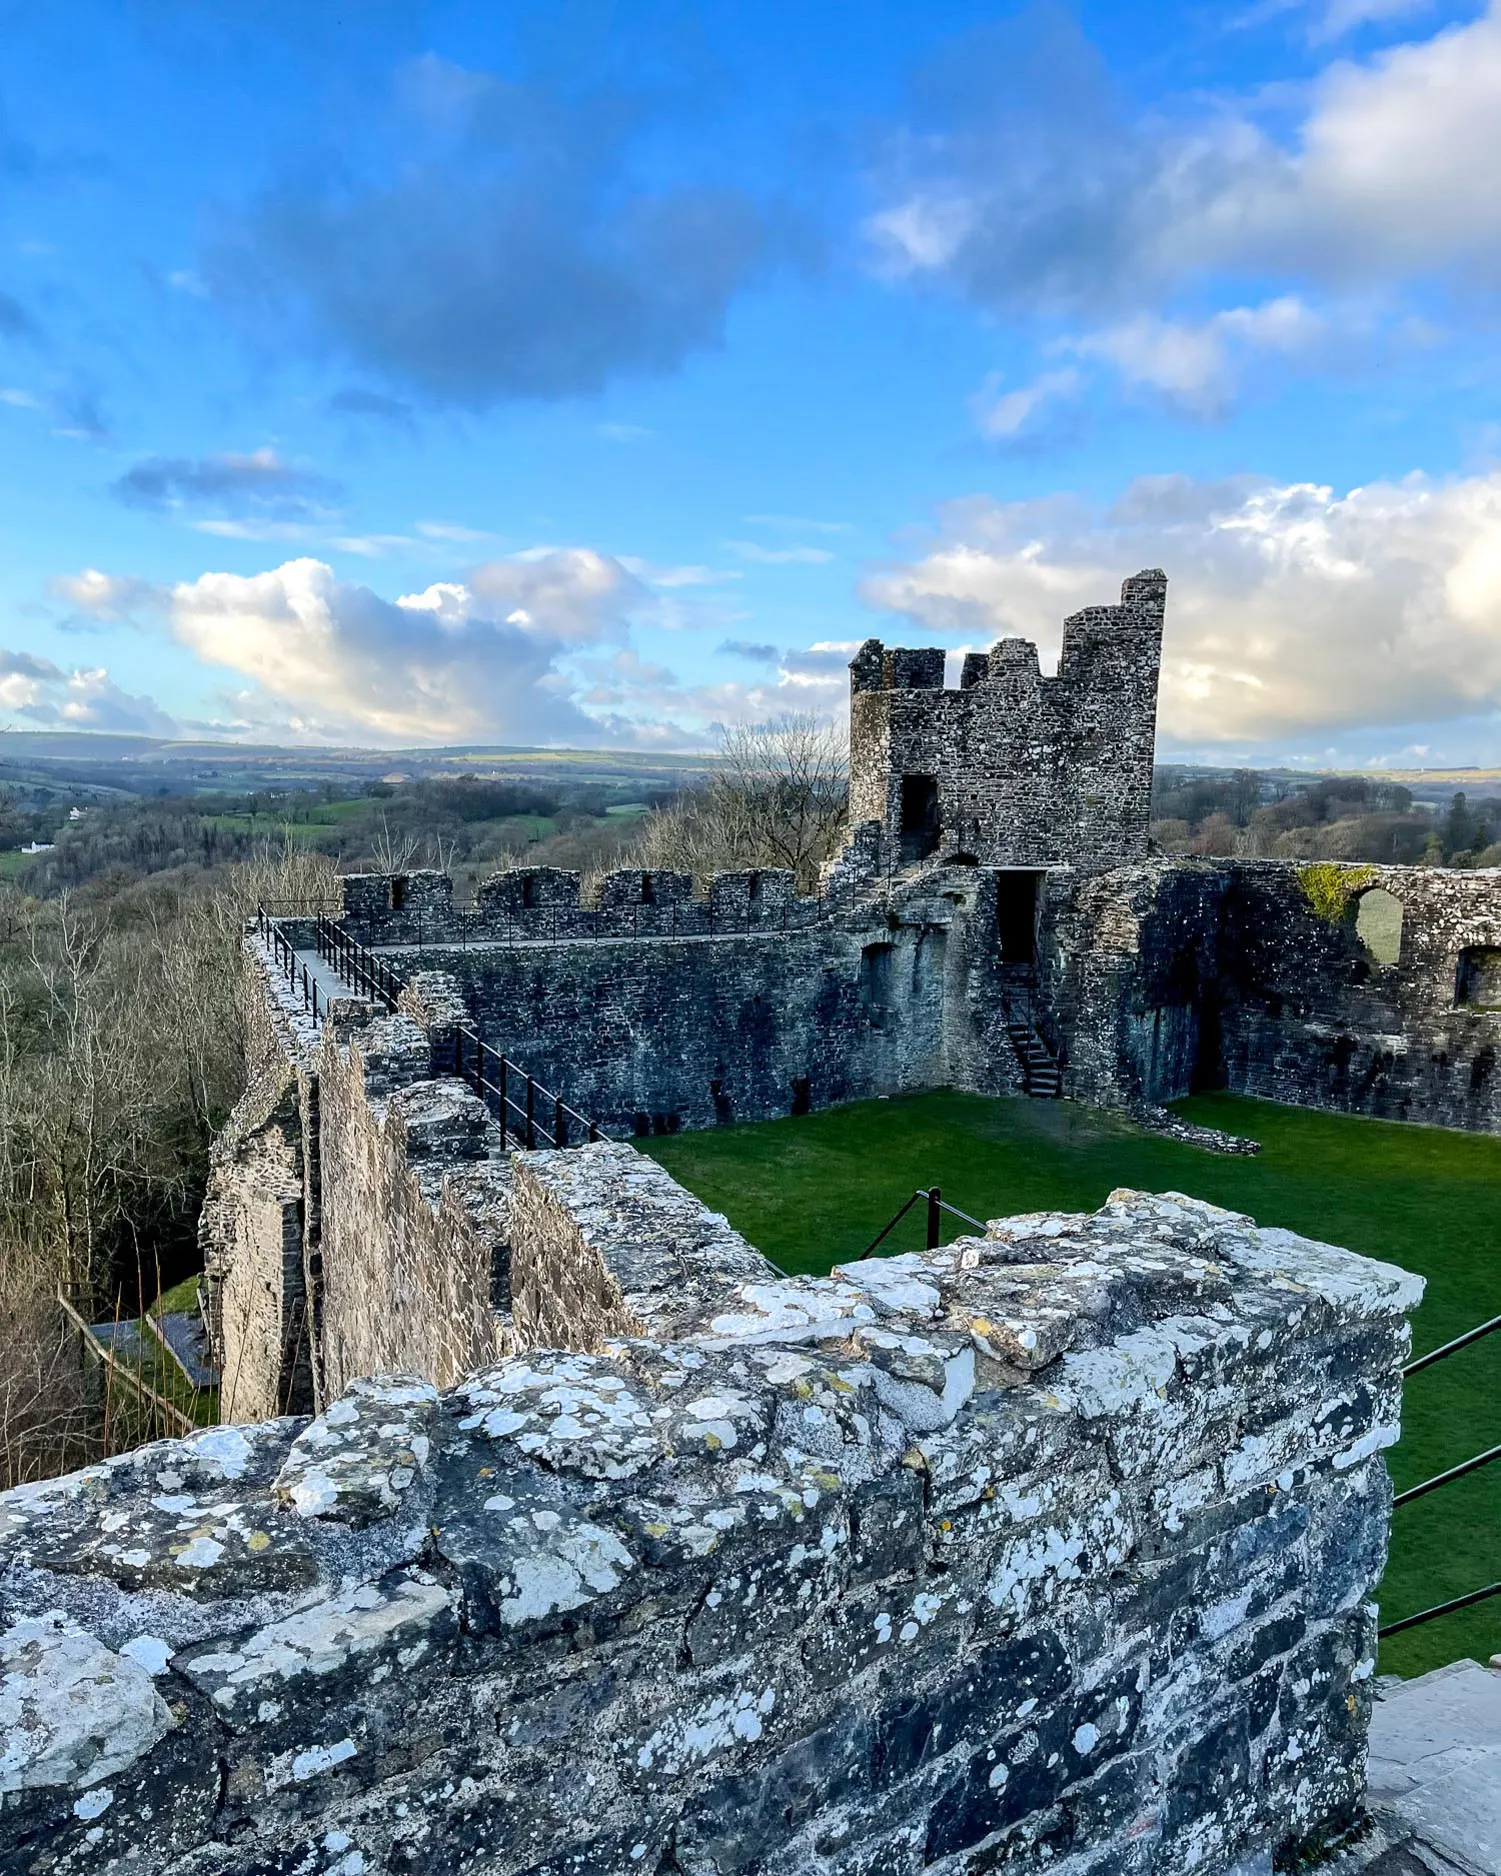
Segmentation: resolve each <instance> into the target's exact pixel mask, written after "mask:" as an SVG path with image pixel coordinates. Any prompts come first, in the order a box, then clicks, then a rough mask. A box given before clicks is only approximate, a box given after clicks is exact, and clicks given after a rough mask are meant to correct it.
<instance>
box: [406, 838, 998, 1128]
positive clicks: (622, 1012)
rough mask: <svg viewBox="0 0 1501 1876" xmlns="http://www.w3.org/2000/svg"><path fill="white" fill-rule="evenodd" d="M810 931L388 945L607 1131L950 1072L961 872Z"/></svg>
mask: <svg viewBox="0 0 1501 1876" xmlns="http://www.w3.org/2000/svg"><path fill="white" fill-rule="evenodd" d="M948 884H949V887H950V889H951V893H952V896H946V893H945V891H944V890H943V888H942V883H940V882H929V884H928V885H927V887H926V888H925V889H924V890H923V891H921V892H914V893H913V894H911V895H910V896H909V897H908V898H906V899H905V900H904V901H903V902H902V903H901V904H900V905H898V906H896V907H895V908H894V909H893V911H892V913H891V915H890V916H889V917H888V916H887V914H886V912H885V911H884V910H883V909H882V908H881V907H880V906H867V907H860V908H857V909H856V910H854V911H853V912H851V913H849V914H847V915H844V914H841V915H840V916H838V917H836V918H831V919H828V920H825V921H824V922H823V923H821V924H819V925H817V926H814V927H811V928H809V929H807V930H800V931H799V930H794V931H788V932H785V933H784V932H780V931H777V930H769V931H757V930H753V931H751V932H750V933H748V934H746V933H739V934H735V935H733V936H726V937H715V938H684V939H678V940H676V941H674V940H672V939H670V938H643V939H634V940H633V939H630V938H623V939H616V940H609V939H605V940H594V939H581V940H578V941H576V942H570V941H566V940H565V941H559V942H557V943H538V944H530V945H527V944H523V945H505V944H486V943H476V944H472V945H464V946H443V945H424V946H423V947H422V948H421V949H420V950H401V949H396V948H391V949H386V950H385V951H383V953H382V955H383V957H384V958H385V959H386V961H387V962H388V963H389V964H390V965H391V966H392V967H393V968H394V969H395V970H396V971H397V972H398V973H406V972H410V971H415V970H417V969H423V970H436V971H441V972H443V973H445V974H446V975H448V976H451V977H452V978H453V979H454V980H455V981H456V982H457V984H458V985H459V986H460V989H461V992H462V995H463V999H464V1002H465V1004H466V1006H467V1008H468V1011H469V1014H470V1017H471V1019H472V1020H473V1022H474V1023H475V1025H476V1026H477V1027H478V1029H479V1030H480V1032H481V1034H482V1035H483V1036H484V1038H485V1040H486V1041H487V1043H490V1044H491V1045H493V1046H494V1047H495V1048H496V1049H497V1050H503V1051H505V1052H506V1053H507V1055H509V1056H510V1057H511V1058H512V1059H513V1060H514V1061H516V1062H517V1063H519V1064H520V1065H521V1067H522V1068H523V1069H524V1070H525V1071H526V1072H527V1073H528V1074H531V1075H533V1076H535V1077H536V1078H537V1079H538V1080H539V1081H541V1082H542V1083H544V1084H545V1085H546V1086H547V1087H549V1088H551V1089H553V1090H554V1091H555V1092H556V1093H558V1094H561V1095H562V1096H563V1097H564V1099H565V1100H567V1101H568V1102H569V1103H570V1104H571V1105H572V1106H573V1107H574V1108H576V1109H577V1110H578V1111H579V1112H581V1113H584V1114H587V1115H588V1116H589V1117H590V1118H591V1119H592V1120H594V1121H596V1122H597V1123H598V1124H599V1125H600V1126H601V1127H602V1128H604V1129H605V1130H607V1131H609V1132H612V1133H626V1134H629V1133H641V1132H648V1131H654V1132H661V1131H675V1130H676V1129H677V1128H679V1127H706V1126H714V1125H716V1124H720V1123H723V1122H726V1121H731V1120H765V1119H770V1118H774V1117H776V1116H779V1115H784V1114H789V1113H799V1112H807V1111H809V1110H810V1109H814V1108H822V1107H828V1106H832V1105H834V1104H836V1103H838V1102H842V1101H855V1100H862V1099H867V1098H870V1097H873V1096H875V1095H877V1094H889V1093H896V1092H899V1091H902V1090H907V1089H917V1088H924V1087H934V1086H939V1085H942V1084H943V1083H944V1082H945V1081H947V1080H949V1079H951V1076H950V1073H949V1069H948V1049H949V1043H950V1034H949V1028H948V1018H949V1006H948V1003H947V998H946V985H947V982H948V979H949V969H948V945H949V942H950V936H951V931H952V929H953V927H954V926H955V923H956V921H961V920H962V918H963V917H964V916H965V915H966V914H967V913H968V911H969V910H970V909H972V907H973V906H974V905H975V904H976V903H977V901H976V897H975V890H976V889H975V880H974V877H973V875H968V874H967V875H965V876H963V877H961V878H960V879H959V880H958V882H957V883H955V882H948Z"/></svg>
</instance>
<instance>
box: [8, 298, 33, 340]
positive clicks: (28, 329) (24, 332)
mask: <svg viewBox="0 0 1501 1876" xmlns="http://www.w3.org/2000/svg"><path fill="white" fill-rule="evenodd" d="M35 331H36V322H35V321H34V320H33V319H32V317H31V315H30V313H28V312H27V310H26V308H25V307H24V306H23V305H22V304H21V302H20V301H19V300H17V299H14V298H12V296H11V295H10V294H9V293H0V338H3V339H27V338H30V337H31V336H32V335H33V334H34V333H35Z"/></svg>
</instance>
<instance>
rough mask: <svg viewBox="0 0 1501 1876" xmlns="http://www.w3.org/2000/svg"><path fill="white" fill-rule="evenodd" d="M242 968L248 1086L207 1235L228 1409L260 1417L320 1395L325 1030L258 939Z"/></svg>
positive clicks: (211, 1307) (209, 1206)
mask: <svg viewBox="0 0 1501 1876" xmlns="http://www.w3.org/2000/svg"><path fill="white" fill-rule="evenodd" d="M242 968H243V972H244V980H243V984H242V987H241V1000H242V1007H243V1011H244V1021H245V1034H246V1084H245V1091H244V1093H243V1094H242V1095H241V1097H240V1099H239V1101H238V1102H236V1104H235V1107H234V1109H233V1111H232V1113H231V1114H230V1116H229V1119H228V1121H227V1122H226V1123H225V1125H224V1127H223V1129H222V1130H221V1131H220V1133H219V1134H218V1136H217V1137H216V1138H215V1140H214V1142H213V1145H212V1147H211V1148H210V1151H209V1171H208V1182H207V1189H206V1192H205V1196H204V1203H203V1209H202V1211H201V1213H200V1214H199V1221H198V1242H199V1248H200V1250H201V1252H202V1254H203V1273H204V1274H203V1286H202V1288H203V1301H204V1317H205V1321H206V1323H207V1325H208V1332H209V1342H210V1348H211V1351H212V1354H213V1358H214V1362H215V1364H216V1366H217V1367H218V1368H219V1371H220V1374H221V1375H222V1377H223V1379H222V1383H221V1387H220V1393H219V1403H220V1413H221V1415H222V1416H223V1417H224V1418H225V1419H229V1420H262V1419H270V1418H273V1417H274V1416H275V1415H277V1414H281V1413H289V1412H297V1411H301V1412H305V1411H307V1409H308V1408H309V1407H310V1406H311V1405H312V1404H313V1377H312V1369H311V1347H310V1336H309V1332H308V1285H307V1271H306V1261H305V1249H306V1247H305V1243H304V1232H305V1221H306V1217H307V1190H306V1186H307V1177H306V1174H307V1162H308V1140H307V1136H306V1129H305V1108H306V1092H307V1076H308V1072H309V1067H310V1064H311V1062H312V1058H313V1055H314V1052H315V1049H316V1032H315V1031H314V1029H313V1027H312V1025H311V1023H310V1022H309V1021H308V1020H307V1019H306V1018H305V1016H304V1014H303V1011H302V1006H301V1003H300V1001H297V1000H294V999H293V998H292V997H291V996H290V995H289V994H288V992H287V989H286V985H285V982H284V980H283V979H282V977H281V975H280V973H279V972H278V971H276V969H275V967H274V965H273V963H272V961H271V959H270V958H269V956H268V955H267V953H266V952H265V950H264V949H263V948H262V947H261V945H260V944H259V943H258V942H256V941H247V943H246V946H245V950H244V956H243V965H242Z"/></svg>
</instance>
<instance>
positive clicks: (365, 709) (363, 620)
mask: <svg viewBox="0 0 1501 1876" xmlns="http://www.w3.org/2000/svg"><path fill="white" fill-rule="evenodd" d="M639 592H640V589H639V587H638V586H637V584H636V582H635V581H633V580H632V579H631V577H630V576H629V575H628V574H627V573H626V572H625V571H624V569H622V568H621V567H620V566H619V564H618V563H617V562H615V561H613V560H610V559H609V558H608V557H607V556H604V555H600V554H596V553H593V552H592V551H590V550H588V549H558V550H550V551H540V552H537V553H533V554H530V555H528V556H526V557H517V558H514V559H510V560H496V561H490V562H487V563H486V564H485V565H483V566H480V567H477V568H475V569H474V570H473V572H472V573H471V574H470V575H469V577H468V579H467V581H465V582H463V583H459V582H440V583H437V584H435V585H433V586H431V587H429V588H427V589H426V591H424V592H422V593H415V594H409V595H406V596H404V597H402V598H400V599H398V600H396V601H394V602H393V601H389V600H386V599H383V598H381V597H380V595H378V594H376V593H374V592H372V591H371V590H370V588H369V587H366V586H360V585H355V584H351V583H348V582H345V581H341V580H339V579H337V578H336V577H335V576H334V573H333V570H332V569H331V568H330V567H328V566H326V565H324V564H323V563H322V562H321V561H317V560H310V559H303V560H291V561H288V562H286V563H285V565H283V566H280V567H276V568H274V569H272V570H271V571H270V572H267V573H262V574H256V575H251V576H244V575H240V574H231V573H206V574H203V575H202V576H201V577H200V578H198V579H196V580H192V581H185V582H183V583H182V584H180V585H178V586H175V587H173V588H172V590H171V592H170V595H169V596H168V601H167V605H168V620H169V625H170V629H171V632H172V635H173V637H174V638H176V639H177V641H178V642H179V643H180V644H182V645H184V646H185V647H186V648H187V649H188V650H190V651H191V652H193V653H194V654H195V656H197V657H199V658H201V659H202V660H204V662H205V663H208V664H214V665H219V666H222V667H224V668H226V669H228V670H231V671H235V672H238V673H239V674H240V675H241V676H243V677H246V678H249V679H250V680H252V682H253V684H254V685H255V686H257V687H258V689H259V691H260V692H261V693H262V694H263V696H264V697H266V698H268V699H270V700H272V702H274V703H275V704H276V705H279V706H280V707H282V709H283V710H284V711H285V712H287V722H288V724H289V726H290V727H293V728H294V729H296V730H297V731H298V733H301V734H306V735H316V736H322V737H327V738H333V739H347V738H366V739H374V740H377V741H382V742H397V743H401V742H414V743H415V742H450V741H466V740H477V739H481V738H485V739H491V738H500V739H502V740H505V739H518V740H523V741H529V742H547V741H560V740H569V739H572V740H575V741H576V740H578V738H579V737H580V736H581V735H587V734H588V733H589V732H590V731H592V730H593V729H594V726H593V725H592V724H591V723H590V721H589V719H588V718H587V717H586V716H584V714H583V713H582V712H581V711H580V710H579V708H578V707H577V705H576V704H575V703H574V702H573V701H572V699H571V695H570V692H571V689H572V686H571V684H570V683H569V682H568V681H566V680H564V681H562V682H560V681H559V678H560V673H559V669H558V660H559V659H560V657H561V656H562V655H563V654H564V653H565V652H566V650H567V649H568V648H569V647H570V646H576V645H582V644H591V643H597V642H598V641H600V640H602V639H605V638H609V637H612V636H614V637H618V636H620V635H621V634H623V633H624V631H625V629H626V614H627V611H628V608H629V606H630V604H631V602H632V600H633V599H634V598H635V597H637V596H638V594H639Z"/></svg>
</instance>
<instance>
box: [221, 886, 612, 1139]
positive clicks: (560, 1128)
mask: <svg viewBox="0 0 1501 1876" xmlns="http://www.w3.org/2000/svg"><path fill="white" fill-rule="evenodd" d="M256 922H257V929H258V930H259V931H260V932H261V934H262V936H263V938H264V939H265V941H266V942H267V944H268V945H269V946H270V949H271V954H272V957H273V959H274V960H275V964H276V967H277V969H278V970H279V971H281V972H282V973H283V974H284V975H285V977H286V980H287V984H288V987H289V988H290V989H291V990H292V991H293V993H294V994H295V993H296V992H297V991H299V990H300V991H301V993H302V1004H303V1008H304V1009H305V1010H307V1011H309V1012H310V1013H311V1015H312V1018H313V1020H314V1022H318V1021H321V1019H322V1017H323V1016H325V1015H327V1013H328V1003H327V999H326V998H324V999H323V1000H322V1002H321V1008H320V999H319V994H318V978H317V975H316V973H315V972H310V971H309V970H308V967H307V964H306V963H305V962H304V961H303V959H301V958H300V957H299V956H298V955H297V951H296V948H295V947H294V946H293V944H292V941H291V940H290V939H289V938H288V937H287V935H286V933H285V932H284V931H283V930H282V929H281V926H280V924H279V923H278V922H277V918H276V915H275V914H273V913H271V912H270V911H269V910H268V908H266V907H260V908H258V909H257V913H256ZM312 922H313V927H314V944H315V946H316V949H317V953H318V956H319V957H320V958H321V959H322V960H323V961H324V962H325V963H326V964H327V965H328V966H329V967H330V969H332V970H334V971H336V972H337V973H338V975H339V976H340V977H342V978H343V980H344V981H345V983H347V984H349V985H350V986H351V987H352V988H353V989H354V991H355V992H356V993H357V994H358V995H360V996H362V997H365V998H367V999H368V1000H369V1001H370V1002H371V1003H374V1004H376V1005H377V1006H378V1007H379V1008H381V1009H384V1010H388V1011H389V1010H394V1009H396V1007H397V1005H398V1003H399V1002H400V999H401V991H402V984H403V980H402V979H401V978H400V977H399V976H398V975H397V974H396V972H395V971H394V970H392V968H391V966H390V965H389V964H387V963H385V962H384V960H383V959H381V958H378V957H376V955H375V954H374V952H373V951H371V950H370V949H369V947H368V946H366V945H362V944H360V943H359V942H358V940H357V939H354V938H352V937H351V936H350V935H349V933H348V932H347V931H345V930H344V929H343V927H342V926H341V925H340V924H338V922H337V921H336V920H334V919H332V918H329V917H328V916H327V915H326V914H321V913H320V914H317V915H316V916H314V917H313V920H312ZM452 1033H453V1064H452V1065H453V1072H454V1074H455V1075H456V1076H458V1077H459V1079H460V1080H462V1081H464V1082H466V1083H467V1084H468V1085H469V1086H470V1087H471V1088H473V1090H474V1092H475V1093H476V1094H477V1095H478V1096H479V1098H480V1099H481V1100H482V1101H483V1102H484V1103H485V1105H486V1107H487V1108H488V1109H489V1110H490V1112H491V1113H492V1114H493V1115H494V1116H495V1118H496V1120H497V1121H498V1122H499V1123H500V1137H501V1144H502V1145H504V1144H505V1143H506V1142H507V1141H508V1140H513V1139H514V1140H515V1141H517V1142H518V1143H519V1144H520V1145H522V1146H525V1147H527V1148H529V1149H530V1148H535V1147H537V1146H550V1147H567V1146H579V1145H581V1144H583V1143H584V1142H585V1141H593V1140H599V1139H601V1138H603V1135H602V1134H601V1133H600V1130H599V1127H598V1125H597V1124H596V1123H595V1122H594V1121H593V1120H591V1119H590V1118H589V1116H588V1115H587V1114H581V1113H580V1112H579V1110H578V1109H577V1108H576V1107H573V1106H571V1105H570V1103H568V1102H567V1101H565V1100H564V1099H563V1097H562V1096H561V1095H560V1094H554V1093H553V1091H552V1090H551V1089H550V1088H546V1087H544V1086H543V1084H542V1083H541V1082H540V1081H538V1080H537V1078H536V1077H535V1076H534V1075H530V1074H528V1073H527V1072H526V1070H525V1069H524V1068H522V1067H520V1065H519V1064H518V1063H516V1062H513V1061H512V1060H511V1059H510V1058H509V1057H508V1056H506V1055H503V1054H502V1053H501V1052H500V1051H499V1050H498V1049H496V1048H495V1047H493V1045H491V1044H490V1043H487V1042H486V1041H485V1039H484V1038H483V1036H481V1035H480V1033H479V1031H478V1030H477V1029H475V1028H474V1027H473V1026H472V1025H471V1024H469V1023H457V1024H455V1025H454V1028H453V1032H452Z"/></svg>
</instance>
